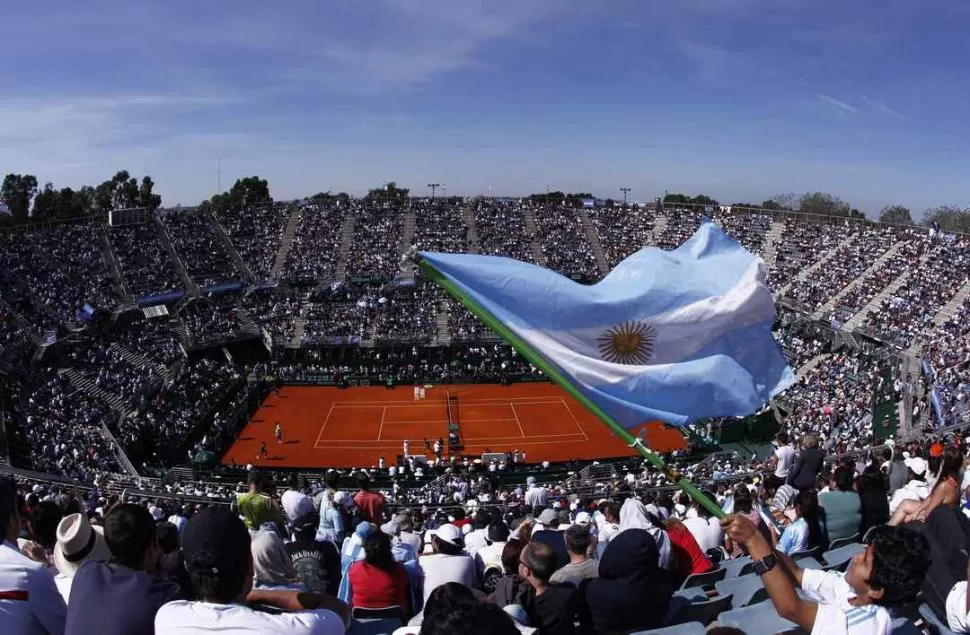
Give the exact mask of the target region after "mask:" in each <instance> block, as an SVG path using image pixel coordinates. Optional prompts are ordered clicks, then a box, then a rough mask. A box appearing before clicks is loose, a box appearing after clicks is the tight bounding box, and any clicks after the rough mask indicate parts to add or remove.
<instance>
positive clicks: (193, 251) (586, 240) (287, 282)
mask: <svg viewBox="0 0 970 635" xmlns="http://www.w3.org/2000/svg"><path fill="white" fill-rule="evenodd" d="M712 215H713V216H714V219H715V221H716V222H718V223H720V224H721V225H722V226H723V227H724V229H725V230H726V231H727V232H728V233H730V234H731V235H733V236H735V237H736V238H737V239H738V240H739V241H740V242H741V243H742V244H744V245H745V246H746V247H747V248H749V249H751V250H753V251H755V252H758V253H761V254H762V255H764V257H765V260H766V262H768V263H769V264H770V269H769V272H768V281H769V284H770V286H771V287H772V288H773V289H774V290H775V291H776V293H778V294H779V295H780V296H782V297H784V298H785V299H786V300H788V301H789V302H790V303H791V304H792V305H793V306H796V307H798V308H801V309H803V310H805V311H806V312H808V313H815V314H816V315H817V316H818V317H822V318H828V317H830V316H836V317H838V319H839V321H840V322H847V321H848V320H850V319H851V318H853V317H854V316H855V317H856V321H857V322H858V323H859V324H858V325H859V326H862V327H863V328H864V329H866V330H867V331H868V332H871V333H872V334H874V335H876V336H880V337H884V338H885V339H886V340H887V341H891V342H894V343H897V344H899V345H900V346H901V347H902V348H907V347H909V346H910V345H913V344H914V343H916V342H917V341H919V340H921V339H925V335H926V333H927V331H928V330H929V327H930V326H931V325H932V322H933V318H934V317H935V312H936V311H938V310H939V309H941V308H942V307H944V306H945V305H947V304H948V303H949V302H950V301H951V300H954V298H957V296H959V295H960V294H961V293H962V294H963V295H964V296H965V295H966V286H967V275H966V271H967V267H968V260H970V240H968V239H967V238H966V237H963V236H959V237H956V238H953V239H952V240H950V241H939V240H933V239H931V238H930V237H929V236H928V234H927V233H926V232H924V231H922V230H920V229H917V228H906V227H897V226H878V225H873V224H864V223H859V222H857V221H852V222H849V221H847V220H845V219H829V218H821V219H820V218H812V217H798V216H792V215H788V216H784V217H778V216H777V215H776V216H775V217H773V216H770V215H768V214H767V213H765V212H757V211H740V212H739V211H734V210H732V211H730V212H723V211H719V212H713V213H712ZM701 218H702V213H701V212H700V211H695V210H687V209H665V210H663V211H662V212H657V211H655V210H651V209H639V208H637V209H633V208H630V209H596V210H576V209H572V208H566V207H562V206H557V205H550V206H530V205H527V204H520V203H518V202H513V201H498V200H491V201H489V200H477V201H469V202H467V203H460V204H455V203H448V202H440V201H436V202H434V203H431V202H427V201H414V202H413V203H411V206H410V207H409V208H406V209H400V210H388V209H383V208H380V207H374V206H370V205H366V204H364V203H363V202H350V203H348V204H345V206H344V207H343V208H341V207H338V206H336V204H335V205H332V206H325V205H318V204H313V203H293V204H274V205H271V206H262V207H253V208H247V209H243V210H240V211H238V212H232V213H220V214H219V216H218V217H216V216H214V215H211V214H203V213H199V212H194V211H186V210H178V211H161V212H158V213H157V214H156V215H155V216H154V217H151V218H149V219H148V221H147V222H145V223H143V224H138V225H126V226H117V227H105V226H103V225H99V224H88V225H72V226H68V227H64V228H59V229H47V230H41V231H30V232H12V233H7V234H4V235H0V252H2V253H0V265H2V268H3V271H2V273H0V277H3V279H4V281H5V282H9V283H10V286H11V291H5V292H4V295H5V296H6V295H7V294H8V293H11V292H14V291H17V290H19V291H22V292H23V293H24V294H25V295H27V296H28V297H29V298H30V300H31V302H32V304H33V305H35V307H36V308H37V310H38V311H39V312H40V313H42V314H44V315H47V316H48V318H49V319H54V320H56V321H59V322H60V323H61V324H66V325H74V324H76V323H77V322H78V321H81V320H84V319H87V317H88V315H87V314H85V312H84V310H85V305H87V307H89V308H92V309H95V310H101V311H106V310H112V309H114V308H116V307H118V306H125V305H126V304H127V305H131V304H132V303H133V302H134V301H136V300H142V301H145V299H146V298H151V297H156V298H166V297H168V298H169V299H177V297H178V296H179V295H180V294H181V293H184V292H187V293H188V294H189V295H190V296H192V295H194V294H196V293H197V292H198V291H199V290H201V291H203V292H204V291H205V290H206V289H213V288H221V289H226V288H227V287H228V288H229V289H232V290H237V289H260V290H261V291H263V293H264V294H269V295H271V296H272V300H254V301H253V303H254V304H260V305H267V304H275V303H279V304H282V305H285V306H286V310H285V311H281V312H278V313H276V314H274V315H273V316H272V325H271V329H270V330H271V332H272V333H273V334H274V335H277V336H278V337H279V339H280V341H281V342H290V341H293V340H294V337H296V343H297V344H306V345H317V344H327V343H330V342H331V339H330V338H340V337H361V338H362V339H363V340H367V339H368V338H367V337H366V336H367V334H368V333H369V332H370V331H371V330H376V331H378V332H381V337H382V338H383V339H390V340H403V341H408V340H413V341H416V342H421V343H436V342H437V343H448V341H451V340H462V341H467V340H469V339H475V338H479V337H490V336H491V334H490V333H489V332H488V331H487V329H485V327H484V326H482V325H481V324H480V323H478V322H477V320H476V319H475V318H474V317H472V316H470V315H468V314H467V312H466V311H464V310H463V309H461V308H460V307H458V306H457V305H455V304H454V303H451V302H450V301H446V298H445V296H444V295H443V294H442V292H441V291H439V290H438V289H437V288H435V287H430V286H428V285H427V284H426V283H424V282H423V281H422V280H421V279H420V278H419V279H418V280H417V286H416V288H413V290H408V291H401V292H394V291H393V290H388V289H385V287H383V286H382V285H384V284H386V283H387V282H389V281H390V280H392V279H393V278H395V277H398V278H401V277H402V275H403V277H404V278H405V280H408V281H409V277H408V275H407V274H402V273H401V272H400V271H399V270H398V263H399V260H400V254H401V253H402V252H403V250H404V249H405V248H406V247H407V246H408V245H410V244H416V245H417V246H418V247H419V248H421V249H426V250H445V251H466V250H470V251H473V252H479V253H484V254H494V255H505V256H509V257H513V258H518V259H522V260H526V261H531V262H536V263H538V264H542V265H544V266H548V267H550V268H552V269H554V270H557V271H559V272H561V273H563V274H564V275H568V276H572V277H574V278H576V279H578V280H582V281H586V282H593V281H595V280H597V279H598V278H599V277H601V276H602V275H603V274H604V273H605V272H606V271H608V270H609V269H610V268H612V267H613V266H615V265H616V264H617V263H618V262H619V261H620V260H621V259H622V258H624V257H625V256H627V255H629V254H630V253H632V252H633V251H635V250H636V249H639V248H640V247H642V246H644V245H658V246H660V247H663V248H665V249H673V248H676V247H678V246H679V245H680V244H682V243H683V242H684V240H686V239H687V238H688V237H689V236H690V235H691V234H692V233H693V232H694V231H695V230H696V229H697V227H698V226H699V224H700V222H701ZM284 234H286V235H285V236H284ZM769 234H773V235H774V239H773V240H770V241H769V240H767V237H768V236H769ZM53 254H57V257H56V258H55V257H54V256H53ZM113 263H117V267H118V272H117V273H118V279H117V280H115V279H114V277H113V276H112V275H111V273H112V271H111V269H112V266H113ZM816 269H817V270H818V272H819V273H821V272H824V275H807V274H809V273H814V272H815V270H816ZM266 282H272V284H273V287H272V289H267V286H266V285H265V284H264V283H266ZM335 283H344V284H346V285H348V287H349V290H348V291H347V292H345V293H344V294H343V295H342V297H341V298H340V299H339V301H334V302H328V301H326V300H323V301H319V302H315V301H313V299H312V298H310V297H308V295H307V293H308V292H307V289H306V287H304V286H301V285H309V286H310V287H313V286H315V285H331V284H335ZM373 283H376V284H377V285H378V286H376V287H375V286H374V284H373ZM891 285H893V288H892V292H891V293H889V294H887V295H886V297H880V292H882V291H883V290H885V289H887V288H889V287H890V286H891ZM169 294H175V296H174V297H173V296H172V295H169ZM248 297H249V296H248V295H244V294H242V293H240V294H239V295H237V296H232V297H230V299H228V300H227V301H226V304H245V303H246V302H248V300H246V299H245V298H248ZM376 303H379V304H380V305H385V304H388V305H390V306H387V307H384V306H376ZM371 304H374V305H373V306H371ZM297 305H299V306H304V305H306V306H307V310H306V311H304V312H303V313H308V314H309V315H303V316H302V317H305V318H307V319H306V320H305V321H304V322H303V323H302V324H301V325H300V326H301V328H297V323H298V321H299V318H300V317H301V315H300V314H301V311H300V310H299V309H297ZM361 309H363V310H361ZM373 309H379V310H377V311H374V310H373ZM194 313H196V312H195V311H189V312H186V316H190V315H193V314H194ZM223 313H225V312H223ZM25 317H27V316H25ZM184 319H188V320H190V321H192V322H193V327H190V328H189V330H190V335H191V336H192V337H193V338H194V337H197V336H198V335H200V333H199V330H200V329H202V330H205V329H206V328H208V330H210V331H211V330H212V328H221V329H223V331H225V332H227V333H231V332H233V330H234V326H233V324H232V322H233V320H231V319H225V316H222V317H218V316H209V317H208V318H207V317H204V316H203V317H201V318H200V319H193V318H192V317H187V318H184ZM28 321H30V320H29V318H28ZM258 321H259V320H257V322H258ZM200 322H202V323H200ZM401 322H406V323H408V325H407V326H406V327H402V326H401ZM49 326H50V324H49V322H48V324H47V325H46V327H49ZM260 326H262V324H260ZM38 328H42V327H39V326H38ZM385 328H386V329H387V330H388V331H390V332H383V330H384V329H385Z"/></svg>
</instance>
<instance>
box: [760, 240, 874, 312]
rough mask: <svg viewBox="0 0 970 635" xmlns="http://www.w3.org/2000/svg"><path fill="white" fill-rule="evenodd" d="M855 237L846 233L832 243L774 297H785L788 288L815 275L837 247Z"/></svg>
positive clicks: (846, 243)
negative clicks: (829, 247) (843, 236)
mask: <svg viewBox="0 0 970 635" xmlns="http://www.w3.org/2000/svg"><path fill="white" fill-rule="evenodd" d="M855 237H856V234H848V235H847V236H846V237H845V238H843V239H842V240H840V241H839V242H838V243H837V244H835V245H833V246H832V248H831V249H829V250H828V251H826V252H825V253H824V254H822V255H821V256H819V258H818V260H816V261H815V262H814V263H813V264H812V265H810V266H808V267H805V268H803V269H802V270H801V271H799V273H798V275H797V276H795V278H794V279H793V280H792V281H791V282H789V283H788V284H786V285H785V286H783V287H782V288H780V289H778V290H777V291H776V292H775V298H783V297H785V294H786V293H788V290H789V289H791V288H792V287H796V286H798V285H800V284H801V283H803V282H805V281H806V280H808V279H809V278H810V277H812V276H813V275H815V273H816V272H817V271H818V270H819V269H821V268H822V265H824V264H825V262H826V261H827V260H829V259H830V258H831V257H832V256H834V255H835V253H836V252H837V251H838V250H839V249H841V248H842V247H845V246H846V245H848V244H849V243H850V242H852V240H854V239H855Z"/></svg>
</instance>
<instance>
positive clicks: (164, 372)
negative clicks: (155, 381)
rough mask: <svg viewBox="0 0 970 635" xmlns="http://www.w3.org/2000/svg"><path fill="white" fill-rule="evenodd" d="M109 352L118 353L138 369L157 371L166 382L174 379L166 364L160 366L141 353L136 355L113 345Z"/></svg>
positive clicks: (129, 350)
mask: <svg viewBox="0 0 970 635" xmlns="http://www.w3.org/2000/svg"><path fill="white" fill-rule="evenodd" d="M108 350H109V351H114V352H117V353H118V355H120V356H121V358H122V359H124V360H125V361H127V362H128V363H129V364H131V365H132V366H135V367H136V368H151V369H152V370H153V371H155V374H156V375H158V376H160V377H162V378H163V379H164V380H165V381H168V380H169V379H171V378H172V371H171V370H170V369H169V368H168V367H166V366H165V365H164V364H159V363H157V362H156V361H155V360H153V359H151V358H149V357H145V356H144V355H142V354H140V353H136V352H134V351H132V350H131V349H129V348H125V347H124V346H121V345H119V344H116V343H112V344H111V346H109V347H108Z"/></svg>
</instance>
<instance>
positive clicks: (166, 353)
mask: <svg viewBox="0 0 970 635" xmlns="http://www.w3.org/2000/svg"><path fill="white" fill-rule="evenodd" d="M105 337H108V338H110V339H111V340H112V341H113V342H115V343H116V344H117V345H118V346H121V347H122V348H124V349H126V350H128V351H130V352H132V353H137V354H139V355H141V356H143V357H147V358H149V359H151V360H152V361H154V362H156V363H157V364H160V365H161V366H165V367H169V366H172V365H173V364H175V363H177V362H179V361H181V360H183V359H185V350H184V349H183V348H182V345H181V344H180V343H179V341H178V338H177V337H176V336H175V334H174V333H173V332H172V321H171V320H169V319H164V318H158V319H148V318H145V317H142V316H138V317H135V318H133V319H132V320H131V321H130V322H128V323H126V324H124V325H117V324H116V325H115V326H114V327H112V328H110V330H109V331H108V332H107V333H105Z"/></svg>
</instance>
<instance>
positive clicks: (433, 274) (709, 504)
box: [413, 255, 725, 518]
mask: <svg viewBox="0 0 970 635" xmlns="http://www.w3.org/2000/svg"><path fill="white" fill-rule="evenodd" d="M413 258H414V260H415V261H416V262H417V264H418V267H420V269H421V271H422V272H424V274H425V275H426V276H428V278H430V279H431V280H433V281H434V282H435V283H437V284H438V285H439V286H440V287H441V288H443V289H444V290H445V291H447V292H448V293H449V294H450V295H451V296H453V297H454V298H455V299H456V300H458V301H459V302H461V303H462V304H463V305H464V306H465V308H466V309H468V310H469V311H471V312H472V313H473V314H475V316H476V317H478V319H480V320H481V321H482V322H484V323H485V324H487V325H488V327H489V328H490V329H492V330H493V331H495V332H496V333H497V334H498V335H500V336H501V337H502V339H504V340H505V341H506V342H508V343H509V344H510V345H511V346H512V348H514V349H515V350H517V351H518V352H519V353H520V354H521V355H522V356H523V357H525V358H526V359H527V360H529V361H530V362H532V364H534V365H535V367H536V368H538V369H539V370H541V371H542V372H543V373H545V375H546V376H547V377H549V379H551V380H552V381H553V382H555V383H556V384H557V385H559V386H560V387H562V389H563V390H565V391H566V392H568V393H569V394H570V395H572V396H573V398H574V399H576V401H578V402H579V403H580V404H582V405H583V407H584V408H586V410H588V411H589V412H591V413H592V414H593V415H594V416H595V417H596V418H597V419H599V420H600V421H602V422H603V424H604V425H605V426H606V427H607V428H609V429H610V430H611V431H612V432H613V433H614V434H616V435H617V436H618V437H620V439H622V440H623V441H624V442H625V443H626V444H627V445H629V446H630V447H632V448H633V449H635V450H636V451H637V452H638V453H639V454H640V455H641V456H642V457H643V458H645V459H646V460H648V461H650V463H651V464H652V465H653V466H654V467H656V468H657V469H658V470H661V471H663V472H664V473H665V474H666V475H667V477H668V478H670V479H671V480H672V481H674V483H676V484H677V487H679V488H681V489H682V490H683V491H684V492H685V493H686V494H687V495H688V496H690V497H691V498H692V499H693V500H695V501H696V502H697V504H699V505H701V506H702V507H704V509H706V510H707V511H708V512H710V513H711V515H712V516H714V517H715V518H724V517H725V513H724V511H723V510H722V509H721V508H720V507H718V505H717V503H716V502H714V501H712V500H711V499H710V498H708V497H707V496H705V495H704V494H703V492H701V491H700V489H698V487H697V486H696V485H694V484H693V483H692V482H691V481H689V480H687V479H686V478H684V477H683V476H681V474H680V473H679V472H678V471H676V470H673V469H670V468H668V467H667V465H666V464H665V463H664V461H663V459H662V458H661V457H660V455H659V454H657V453H656V452H653V451H651V450H650V449H649V448H647V447H645V446H644V445H643V442H642V441H641V440H640V439H638V438H636V437H635V436H633V435H632V434H630V432H629V431H628V430H627V429H626V428H624V427H623V426H621V425H620V424H619V423H617V422H616V421H615V420H614V419H613V417H611V416H610V415H609V414H607V413H606V412H605V411H604V410H603V409H602V408H600V407H599V406H598V405H596V403H595V402H593V401H592V400H591V399H590V398H589V397H587V396H586V395H584V394H583V393H582V392H581V391H579V390H577V389H576V387H575V386H574V385H573V383H572V382H571V381H570V380H569V378H568V377H566V376H565V375H564V374H563V373H561V372H560V371H559V369H558V368H556V367H555V366H554V365H552V364H550V363H549V362H548V361H547V360H546V359H545V358H544V357H543V356H542V355H540V354H539V353H538V352H536V351H535V350H533V348H532V347H531V346H529V344H527V343H526V342H525V341H524V340H523V339H522V338H521V337H519V336H518V335H516V334H515V333H514V332H513V331H512V329H510V328H509V327H507V326H506V325H505V324H502V322H501V321H499V320H498V319H497V318H496V317H495V316H494V315H492V314H491V313H490V312H489V311H488V310H487V309H486V308H485V307H483V306H481V305H480V304H478V303H477V302H475V300H473V299H472V298H470V297H468V295H467V294H466V293H465V292H464V291H462V290H461V289H460V288H459V287H458V285H456V284H455V283H454V282H452V281H451V280H449V279H448V277H447V276H445V275H444V274H443V273H441V272H440V271H438V270H437V269H435V268H434V266H433V265H432V264H431V263H430V262H428V261H427V260H425V259H424V258H421V257H420V256H419V255H415V256H413Z"/></svg>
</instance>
